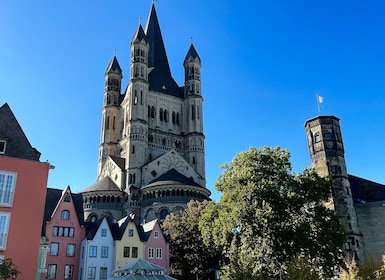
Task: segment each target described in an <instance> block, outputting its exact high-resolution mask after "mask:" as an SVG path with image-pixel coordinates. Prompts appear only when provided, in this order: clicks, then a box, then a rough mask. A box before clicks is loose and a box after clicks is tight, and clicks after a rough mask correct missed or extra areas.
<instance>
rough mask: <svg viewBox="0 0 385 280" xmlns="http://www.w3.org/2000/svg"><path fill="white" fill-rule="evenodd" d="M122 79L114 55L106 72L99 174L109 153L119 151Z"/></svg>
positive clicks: (120, 70) (113, 153)
mask: <svg viewBox="0 0 385 280" xmlns="http://www.w3.org/2000/svg"><path fill="white" fill-rule="evenodd" d="M122 79H123V73H122V69H121V68H120V65H119V63H118V60H117V58H116V56H115V55H114V57H113V58H112V59H111V62H110V63H109V64H108V66H107V69H106V72H105V74H104V80H105V81H104V102H103V109H102V133H101V140H100V147H99V163H98V176H99V175H100V172H101V169H102V167H103V166H104V164H105V162H106V160H107V157H108V155H117V154H118V152H119V148H118V141H119V131H120V126H119V119H120V109H119V103H120V100H119V98H120V91H121V83H122Z"/></svg>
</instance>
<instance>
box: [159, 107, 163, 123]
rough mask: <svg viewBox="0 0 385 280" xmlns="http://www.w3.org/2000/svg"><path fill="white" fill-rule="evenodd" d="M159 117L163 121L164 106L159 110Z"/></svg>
mask: <svg viewBox="0 0 385 280" xmlns="http://www.w3.org/2000/svg"><path fill="white" fill-rule="evenodd" d="M159 119H160V120H161V121H163V109H162V108H160V110H159Z"/></svg>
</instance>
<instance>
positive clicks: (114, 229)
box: [84, 217, 119, 240]
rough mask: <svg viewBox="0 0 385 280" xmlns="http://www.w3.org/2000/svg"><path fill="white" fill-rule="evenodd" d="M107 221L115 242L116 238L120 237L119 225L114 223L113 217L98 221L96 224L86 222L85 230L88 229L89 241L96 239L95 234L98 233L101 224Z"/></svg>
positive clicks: (87, 236)
mask: <svg viewBox="0 0 385 280" xmlns="http://www.w3.org/2000/svg"><path fill="white" fill-rule="evenodd" d="M104 219H105V220H106V223H107V225H108V227H109V229H110V232H111V235H112V238H113V239H114V240H115V239H116V237H117V236H118V235H119V225H118V224H117V223H114V222H113V220H112V219H111V217H102V218H99V219H97V220H96V221H95V222H85V223H84V225H85V228H86V238H87V239H88V240H93V239H94V237H95V234H96V233H97V232H98V230H99V228H100V226H101V224H102V223H103V220H104Z"/></svg>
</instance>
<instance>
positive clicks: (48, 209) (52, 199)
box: [42, 188, 84, 236]
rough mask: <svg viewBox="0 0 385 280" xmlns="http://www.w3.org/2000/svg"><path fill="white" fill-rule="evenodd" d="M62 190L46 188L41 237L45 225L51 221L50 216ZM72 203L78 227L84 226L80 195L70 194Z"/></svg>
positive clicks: (43, 233)
mask: <svg viewBox="0 0 385 280" xmlns="http://www.w3.org/2000/svg"><path fill="white" fill-rule="evenodd" d="M63 192H64V190H59V189H52V188H47V193H46V197H45V208H44V218H43V219H44V220H43V229H42V230H43V231H42V235H43V236H44V235H45V224H46V222H48V221H50V220H51V217H52V214H53V212H54V211H55V209H56V207H57V205H58V203H59V201H60V198H61V197H62V195H63ZM71 196H72V201H73V203H74V205H75V209H76V215H77V217H78V220H79V223H80V225H83V224H84V213H83V196H82V195H81V194H75V193H71Z"/></svg>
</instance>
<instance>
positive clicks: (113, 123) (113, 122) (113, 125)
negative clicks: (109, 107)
mask: <svg viewBox="0 0 385 280" xmlns="http://www.w3.org/2000/svg"><path fill="white" fill-rule="evenodd" d="M112 128H113V129H115V116H114V118H113V120H112Z"/></svg>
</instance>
